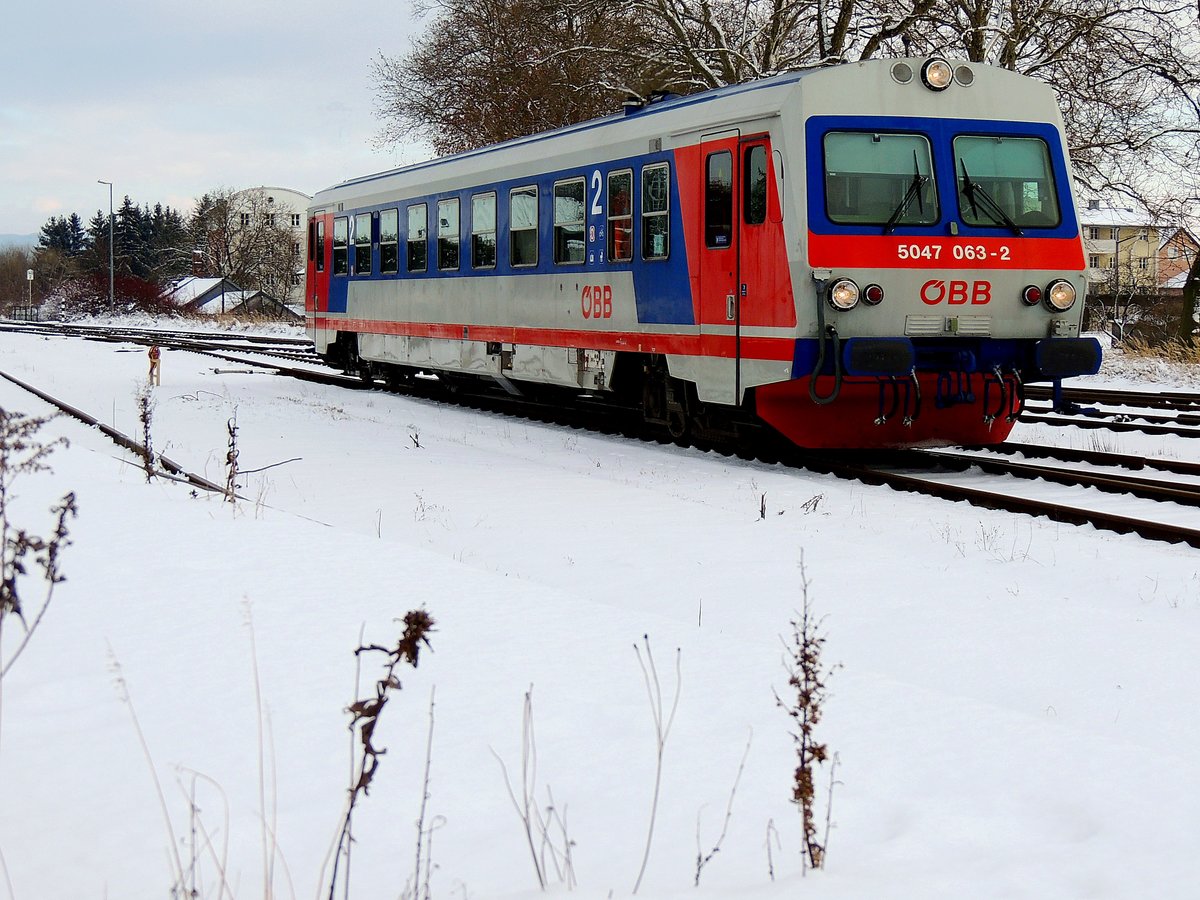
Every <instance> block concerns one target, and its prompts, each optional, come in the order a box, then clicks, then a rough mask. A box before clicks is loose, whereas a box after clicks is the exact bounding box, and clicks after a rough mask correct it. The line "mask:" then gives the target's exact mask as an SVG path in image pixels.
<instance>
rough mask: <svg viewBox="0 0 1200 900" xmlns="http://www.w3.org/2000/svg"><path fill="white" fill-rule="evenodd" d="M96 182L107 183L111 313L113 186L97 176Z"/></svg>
mask: <svg viewBox="0 0 1200 900" xmlns="http://www.w3.org/2000/svg"><path fill="white" fill-rule="evenodd" d="M96 184H107V185H108V311H109V312H110V313H111V312H113V311H114V309H115V308H116V305H115V303H114V302H113V206H112V203H113V198H112V194H113V186H112V182H111V181H104V180H103V179H100V178H97V179H96Z"/></svg>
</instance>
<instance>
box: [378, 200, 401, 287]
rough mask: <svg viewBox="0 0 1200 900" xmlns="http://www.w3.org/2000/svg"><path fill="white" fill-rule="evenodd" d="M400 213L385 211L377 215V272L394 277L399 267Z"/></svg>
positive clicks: (391, 210)
mask: <svg viewBox="0 0 1200 900" xmlns="http://www.w3.org/2000/svg"><path fill="white" fill-rule="evenodd" d="M399 241H400V211H399V210H395V209H385V210H383V211H382V212H381V213H380V214H379V271H380V273H381V274H383V275H395V274H396V273H397V272H398V271H399V265H400V255H399V250H400V244H399Z"/></svg>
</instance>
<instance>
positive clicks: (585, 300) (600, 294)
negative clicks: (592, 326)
mask: <svg viewBox="0 0 1200 900" xmlns="http://www.w3.org/2000/svg"><path fill="white" fill-rule="evenodd" d="M612 297H613V291H612V285H611V284H606V285H604V286H603V287H601V286H600V285H598V284H597V285H595V286H593V285H590V284H585V285H584V286H583V291H582V293H581V294H580V296H579V305H580V308H581V309H582V311H583V317H584V318H585V319H611V318H612Z"/></svg>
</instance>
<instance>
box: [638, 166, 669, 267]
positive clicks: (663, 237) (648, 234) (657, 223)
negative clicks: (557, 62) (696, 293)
mask: <svg viewBox="0 0 1200 900" xmlns="http://www.w3.org/2000/svg"><path fill="white" fill-rule="evenodd" d="M670 197H671V170H670V167H669V166H668V164H667V163H658V164H655V165H653V166H646V167H645V168H644V169H642V259H666V258H667V254H668V253H670V250H671V240H670V238H671V210H670Z"/></svg>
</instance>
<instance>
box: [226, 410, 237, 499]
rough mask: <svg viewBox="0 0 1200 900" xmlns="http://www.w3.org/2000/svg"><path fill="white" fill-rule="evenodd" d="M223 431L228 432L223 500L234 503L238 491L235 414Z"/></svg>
mask: <svg viewBox="0 0 1200 900" xmlns="http://www.w3.org/2000/svg"><path fill="white" fill-rule="evenodd" d="M225 430H226V431H228V432H229V448H228V450H227V451H226V453H225V499H226V500H228V501H229V502H230V503H234V502H236V501H237V489H238V483H237V479H238V445H237V435H238V427H237V413H234V414H233V415H232V416H230V418H229V421H228V422H226V423H225Z"/></svg>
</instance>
